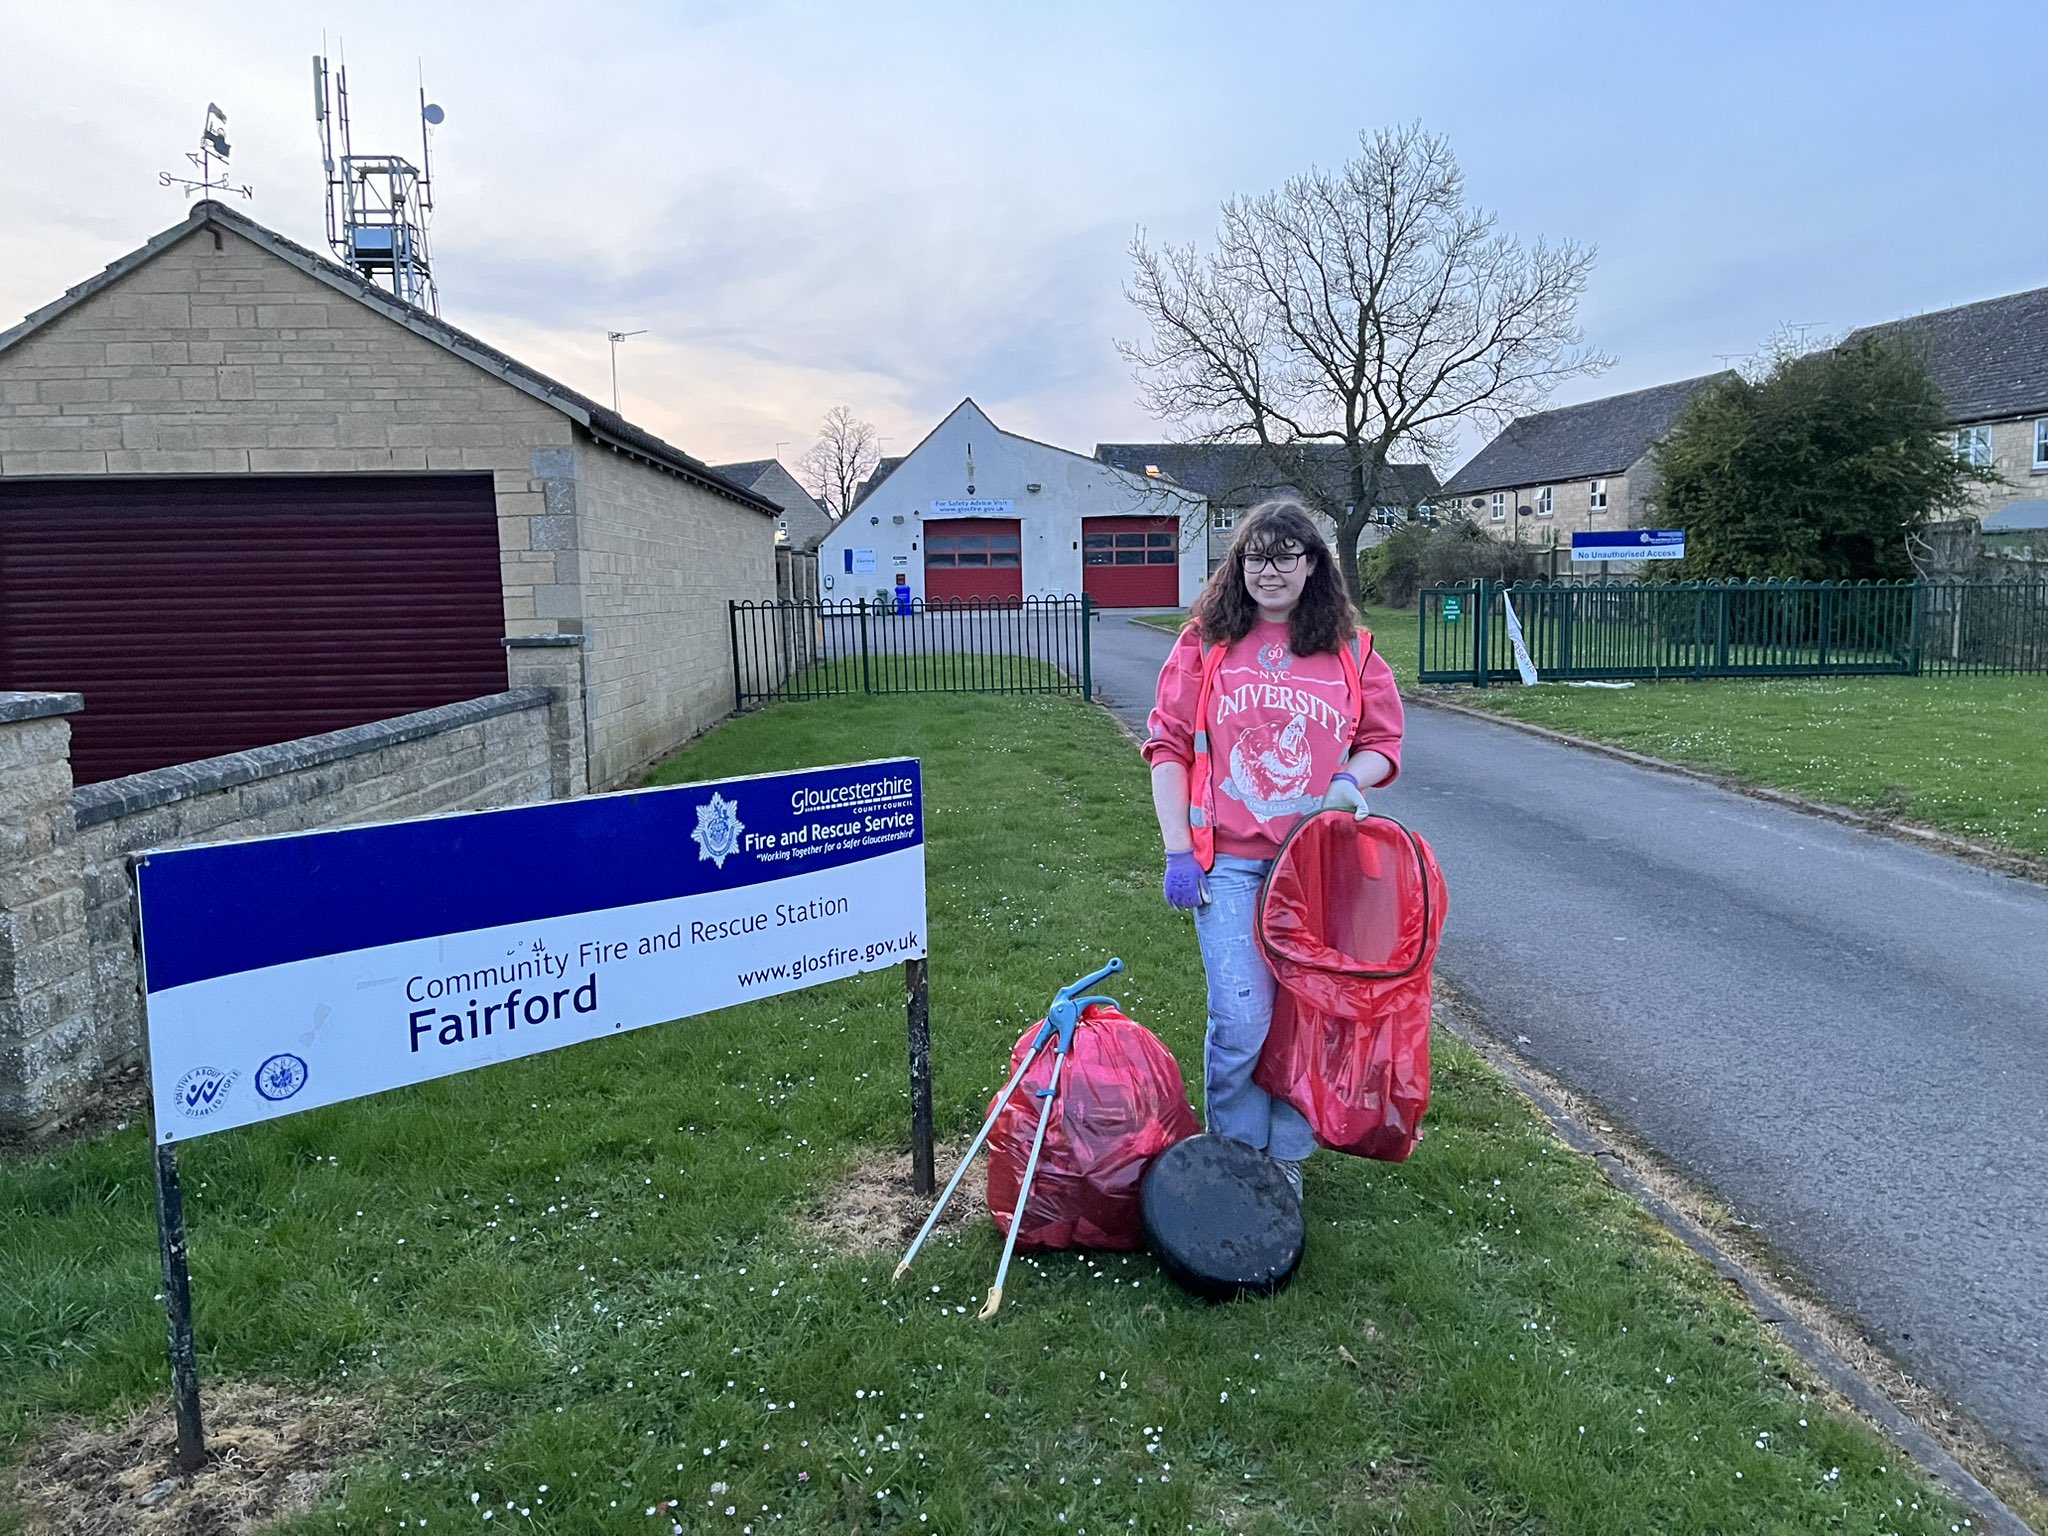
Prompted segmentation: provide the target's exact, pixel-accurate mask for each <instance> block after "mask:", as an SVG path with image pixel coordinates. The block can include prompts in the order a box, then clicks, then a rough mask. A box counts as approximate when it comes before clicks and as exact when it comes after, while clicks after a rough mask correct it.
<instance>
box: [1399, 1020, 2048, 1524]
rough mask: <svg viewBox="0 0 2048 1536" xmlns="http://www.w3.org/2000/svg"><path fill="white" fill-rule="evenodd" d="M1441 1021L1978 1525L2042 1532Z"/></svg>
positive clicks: (1515, 1059) (1643, 1187) (1645, 1187)
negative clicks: (1740, 1295)
mask: <svg viewBox="0 0 2048 1536" xmlns="http://www.w3.org/2000/svg"><path fill="white" fill-rule="evenodd" d="M1436 1019H1437V1022H1438V1023H1439V1024H1441V1025H1442V1026H1443V1027H1444V1028H1446V1029H1448V1030H1450V1032H1451V1033H1452V1034H1454V1035H1456V1036H1457V1037H1458V1039H1460V1040H1461V1041H1463V1042H1464V1043H1465V1044H1466V1045H1469V1046H1470V1047H1471V1048H1472V1049H1473V1050H1475V1051H1477V1052H1478V1053H1479V1054H1480V1055H1481V1056H1483V1057H1484V1058H1485V1059H1486V1061H1487V1063H1488V1064H1489V1065H1490V1066H1492V1067H1493V1068H1494V1069H1495V1070H1496V1071H1498V1072H1499V1073H1500V1074H1501V1075H1502V1076H1503V1077H1505V1078H1507V1080H1508V1081H1509V1082H1510V1083H1512V1084H1513V1085H1514V1087H1515V1090H1516V1091H1517V1092H1519V1093H1520V1094H1521V1095H1522V1096H1523V1097H1524V1098H1526V1099H1527V1100H1528V1101H1529V1102H1530V1103H1531V1104H1533V1105H1534V1106H1535V1107H1536V1109H1537V1111H1538V1112H1539V1113H1541V1114H1542V1116H1543V1117H1544V1118H1545V1119H1546V1120H1547V1121H1549V1122H1550V1127H1551V1130H1552V1131H1553V1132H1554V1133H1555V1134H1556V1136H1557V1138H1558V1139H1559V1140H1560V1141H1562V1142H1564V1143H1565V1145H1567V1146H1569V1147H1571V1148H1572V1149H1573V1150H1574V1151H1576V1152H1580V1153H1583V1154H1584V1155H1586V1156H1587V1157H1590V1158H1592V1159H1593V1162H1594V1164H1595V1166H1597V1167H1598V1168H1599V1169H1600V1171H1601V1173H1602V1174H1603V1175H1604V1176H1605V1177H1606V1179H1607V1181H1608V1182H1609V1183H1610V1184H1612V1185H1614V1186H1615V1188H1617V1189H1619V1190H1621V1191H1622V1193H1624V1194H1626V1195H1627V1196H1629V1198H1631V1199H1632V1200H1634V1201H1635V1202H1636V1203H1637V1204H1638V1205H1640V1206H1642V1207H1643V1209H1644V1210H1646V1211H1648V1212H1649V1213H1650V1214H1651V1215H1652V1216H1654V1217H1655V1218H1656V1219H1657V1220H1658V1221H1659V1222H1660V1223H1661V1224H1662V1225H1663V1226H1664V1228H1665V1229H1666V1230H1667V1231H1669V1232H1670V1233H1671V1235H1672V1236H1673V1237H1676V1238H1677V1239H1678V1240H1679V1241H1680V1242H1682V1243H1684V1244H1685V1246H1686V1247H1688V1248H1690V1249H1691V1250H1692V1251H1693V1252H1694V1253H1696V1254H1697V1255H1699V1257H1700V1258H1701V1259H1703V1260H1705V1261H1706V1263H1707V1264H1708V1265H1710V1266H1711V1267H1712V1268H1713V1270H1714V1272H1715V1273H1716V1274H1718V1275H1720V1276H1721V1278H1722V1279H1724V1280H1726V1281H1728V1282H1729V1283H1730V1284H1731V1285H1734V1286H1737V1287H1738V1288H1740V1290H1741V1291H1742V1293H1743V1296H1744V1297H1745V1298H1746V1299H1747V1301H1748V1303H1749V1306H1750V1309H1751V1311H1753V1312H1754V1313H1755V1314H1756V1316H1757V1320H1758V1321H1759V1322H1762V1323H1764V1324H1766V1325H1768V1326H1769V1327H1770V1328H1771V1329H1772V1330H1773V1331H1774V1332H1775V1333H1776V1334H1777V1336H1778V1337H1779V1338H1780V1339H1782V1340H1783V1341H1784V1342H1785V1345H1786V1347H1787V1348H1789V1349H1790V1350H1791V1351H1792V1352H1793V1353H1794V1354H1795V1355H1797V1356H1798V1357H1799V1358H1800V1359H1801V1360H1802V1361H1804V1362H1805V1363H1806V1365H1807V1366H1808V1367H1809V1368H1810V1369H1811V1370H1812V1371H1813V1373H1814V1374H1815V1375H1816V1376H1819V1377H1820V1378H1821V1379H1822V1380H1823V1381H1825V1382H1826V1383H1827V1384H1828V1385H1829V1386H1830V1387H1831V1388H1833V1389H1834V1390H1835V1391H1836V1392H1838V1393H1840V1394H1841V1395H1842V1396H1843V1397H1844V1398H1845V1399H1847V1400H1848V1401H1849V1402H1850V1403H1851V1404H1853V1405H1854V1406H1855V1407H1856V1409H1857V1410H1858V1411H1859V1412H1861V1413H1862V1414H1863V1415H1864V1416H1865V1417H1866V1418H1868V1419H1869V1420H1870V1421H1871V1422H1872V1423H1873V1424H1875V1425H1876V1426H1877V1427H1878V1428H1879V1429H1880V1430H1881V1431H1882V1432H1883V1433H1884V1434H1885V1436H1886V1437H1887V1438H1889V1439H1890V1440H1891V1441H1892V1442H1893V1444H1895V1445H1897V1446H1898V1447H1899V1449H1900V1450H1902V1451H1903V1452H1905V1453H1906V1454H1907V1455H1909V1456H1911V1457H1912V1458H1913V1460H1914V1461H1915V1462H1917V1463H1918V1464H1919V1465H1920V1466H1921V1467H1922V1468H1923V1469H1924V1470H1925V1471H1926V1472H1927V1474H1928V1475H1929V1476H1930V1477H1933V1478H1935V1479H1936V1480H1937V1481H1939V1482H1940V1483H1941V1484H1942V1486H1943V1487H1945V1488H1947V1489H1948V1490H1949V1492H1950V1493H1952V1494H1954V1495H1955V1497H1956V1498H1957V1499H1958V1500H1959V1501H1960V1502H1961V1503H1963V1504H1965V1505H1967V1506H1969V1508H1970V1509H1971V1511H1972V1512H1973V1513H1975V1514H1976V1515H1977V1516H1978V1517H1979V1519H1980V1521H1981V1522H1982V1524H1981V1526H1980V1530H1982V1531H1987V1532H1990V1533H1992V1536H2039V1533H2037V1532H2036V1530H2035V1528H2034V1527H2033V1526H2031V1525H2029V1524H2028V1523H2027V1522H2026V1521H2025V1520H2024V1519H2022V1518H2021V1517H2020V1515H2019V1514H2018V1513H2017V1512H2016V1511H2015V1510H2013V1508H2012V1507H2011V1506H2010V1505H2008V1504H2007V1503H2006V1502H2005V1501H2004V1500H2003V1499H2001V1498H2000V1497H1999V1496H1998V1495H1997V1494H1996V1493H1994V1492H1993V1491H1992V1490H1991V1489H1990V1488H1989V1487H1987V1486H1986V1485H1985V1484H1984V1483H1983V1482H1981V1481H1980V1480H1979V1479H1978V1478H1977V1476H1976V1474H1974V1473H1973V1472H1971V1471H1970V1470H1969V1468H1967V1467H1965V1466H1964V1465H1963V1464H1962V1463H1961V1462H1960V1461H1958V1460H1957V1459H1956V1457H1955V1456H1954V1455H1953V1454H1952V1453H1951V1452H1950V1451H1949V1450H1948V1448H1947V1447H1946V1446H1944V1445H1943V1444H1942V1443H1941V1442H1940V1441H1939V1440H1937V1439H1936V1438H1935V1437H1934V1436H1933V1435H1932V1434H1930V1433H1929V1432H1928V1431H1927V1430H1925V1429H1923V1428H1922V1427H1921V1426H1920V1424H1919V1423H1918V1422H1917V1421H1916V1420H1915V1419H1914V1418H1913V1417H1912V1416H1911V1415H1910V1414H1908V1413H1907V1412H1906V1411H1905V1409H1903V1408H1901V1407H1900V1406H1899V1405H1898V1403H1896V1402H1895V1401H1893V1399H1892V1397H1891V1396H1890V1395H1889V1394H1888V1393H1887V1392H1886V1391H1885V1390H1884V1389H1883V1388H1882V1387H1881V1386H1879V1385H1878V1384H1877V1383H1876V1382H1874V1381H1872V1380H1871V1379H1870V1378H1869V1377H1867V1376H1865V1375H1864V1374H1863V1373H1862V1372H1861V1371H1859V1370H1857V1368H1856V1367H1855V1366H1854V1365H1853V1364H1851V1363H1850V1362H1849V1361H1848V1360H1846V1359H1844V1358H1843V1356H1842V1355H1841V1354H1840V1353H1839V1352H1837V1351H1836V1349H1835V1348H1834V1346H1833V1345H1831V1344H1829V1343H1828V1342H1827V1340H1826V1339H1824V1338H1822V1337H1821V1336H1820V1335H1819V1334H1818V1333H1816V1332H1815V1331H1814V1330H1813V1329H1811V1328H1809V1327H1807V1326H1806V1324H1804V1323H1803V1322H1801V1321H1800V1320H1799V1319H1798V1318H1796V1317H1793V1316H1791V1315H1790V1312H1789V1311H1788V1309H1787V1307H1786V1306H1785V1303H1784V1301H1783V1299H1782V1298H1781V1297H1780V1296H1779V1295H1778V1293H1777V1292H1776V1291H1775V1290H1773V1289H1772V1287H1771V1286H1770V1285H1768V1284H1767V1283H1766V1282H1765V1281H1764V1280H1763V1279H1762V1278H1761V1277H1760V1276H1759V1275H1758V1274H1757V1273H1756V1272H1755V1271H1754V1270H1753V1269H1751V1268H1750V1267H1749V1265H1748V1264H1746V1263H1745V1262H1744V1261H1743V1260H1742V1259H1741V1258H1739V1257H1738V1256H1737V1255H1735V1254H1734V1253H1732V1252H1730V1251H1729V1250H1728V1249H1727V1248H1725V1247H1723V1246H1722V1244H1721V1243H1720V1242H1718V1241H1717V1240H1716V1239H1715V1238H1714V1236H1713V1234H1712V1233H1710V1232H1709V1231H1707V1229H1706V1228H1704V1227H1702V1226H1701V1225H1700V1224H1699V1223H1697V1222H1695V1221H1694V1220H1693V1219H1692V1218H1691V1217H1690V1216H1688V1215H1686V1213H1685V1212H1683V1211H1681V1210H1680V1209H1679V1208H1678V1207H1677V1206H1675V1205H1673V1204H1672V1203H1671V1201H1669V1200H1667V1199H1666V1198H1665V1197H1664V1196H1663V1195H1661V1194H1659V1193H1658V1192H1657V1191H1656V1190H1655V1189H1653V1188H1652V1187H1651V1186H1650V1185H1649V1184H1648V1183H1646V1182H1645V1181H1644V1180H1643V1179H1642V1178H1640V1177H1639V1176H1638V1175H1637V1174H1636V1172H1635V1171H1634V1170H1633V1169H1632V1168H1630V1167H1629V1165H1628V1163H1627V1162H1626V1161H1625V1160H1624V1159H1623V1158H1622V1156H1621V1155H1620V1154H1619V1153H1618V1152H1617V1151H1616V1150H1615V1148H1614V1147H1613V1146H1612V1145H1611V1144H1610V1143H1608V1142H1607V1141H1605V1140H1603V1139H1602V1138H1601V1137H1600V1136H1599V1135H1598V1134H1597V1133H1596V1132H1595V1131H1594V1130H1593V1128H1592V1127H1591V1126H1589V1125H1587V1124H1586V1123H1585V1122H1584V1121H1583V1120H1581V1119H1580V1118H1579V1117H1578V1116H1577V1115H1576V1114H1574V1113H1573V1112H1572V1111H1571V1110H1570V1109H1568V1108H1567V1107H1566V1106H1565V1105H1564V1104H1563V1103H1561V1102H1560V1101H1559V1098H1558V1096H1557V1095H1556V1094H1555V1093H1553V1092H1552V1090H1551V1089H1550V1087H1549V1086H1548V1085H1547V1084H1546V1083H1544V1082H1543V1081H1541V1080H1540V1079H1539V1077H1538V1076H1537V1075H1536V1073H1535V1071H1534V1070H1533V1069H1532V1068H1531V1067H1530V1066H1529V1065H1528V1064H1527V1063H1525V1062H1524V1061H1523V1060H1522V1059H1521V1058H1520V1057H1519V1056H1517V1055H1516V1054H1515V1053H1514V1052H1513V1050H1511V1049H1510V1048H1509V1047H1508V1046H1507V1045H1505V1044H1503V1043H1502V1042H1501V1040H1500V1039H1498V1038H1497V1037H1496V1036H1494V1035H1493V1034H1491V1033H1489V1032H1488V1031H1487V1030H1486V1029H1485V1028H1483V1027H1482V1026H1481V1025H1480V1024H1479V1023H1478V1022H1477V1020H1476V1019H1475V1018H1474V1017H1473V1016H1472V1014H1471V1012H1470V1010H1469V1009H1468V1008H1467V1007H1465V1006H1464V1005H1463V1004H1462V1003H1459V1002H1456V1001H1453V1000H1450V999H1444V1000H1440V1001H1439V1003H1438V1007H1437V1013H1436Z"/></svg>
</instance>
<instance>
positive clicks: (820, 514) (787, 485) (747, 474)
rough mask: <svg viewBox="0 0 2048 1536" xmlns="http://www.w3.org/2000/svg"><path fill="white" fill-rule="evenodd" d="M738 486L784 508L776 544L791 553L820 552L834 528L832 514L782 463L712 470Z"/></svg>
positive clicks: (763, 461) (722, 466) (720, 466)
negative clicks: (819, 548) (797, 551)
mask: <svg viewBox="0 0 2048 1536" xmlns="http://www.w3.org/2000/svg"><path fill="white" fill-rule="evenodd" d="M711 467H712V468H713V469H715V470H717V471H718V473H719V474H721V475H723V476H724V477H725V478H726V479H728V480H730V481H731V482H732V483H733V484H734V485H743V486H745V487H746V488H747V489H748V490H750V491H753V492H754V493H756V494H757V495H761V496H766V497H767V498H768V499H769V500H770V501H772V502H774V503H775V504H776V505H777V506H778V507H780V508H782V516H781V517H780V518H779V519H777V520H776V524H775V542H776V543H777V544H780V545H782V546H784V547H785V548H788V549H798V550H809V551H816V549H817V547H818V546H819V545H820V544H822V543H824V542H825V535H826V534H828V533H830V532H831V531H832V528H833V519H832V514H831V513H830V512H828V511H826V510H825V507H824V504H823V503H821V502H820V501H819V500H818V498H817V497H815V496H813V495H812V494H811V493H810V492H809V491H807V490H805V489H804V487H803V483H802V482H801V481H800V480H798V479H797V477H796V476H795V475H792V474H791V473H790V472H789V467H788V466H787V465H786V464H784V463H783V462H782V461H781V460H780V459H748V460H747V461H745V462H744V463H740V464H714V465H712V466H711Z"/></svg>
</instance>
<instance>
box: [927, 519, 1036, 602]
mask: <svg viewBox="0 0 2048 1536" xmlns="http://www.w3.org/2000/svg"><path fill="white" fill-rule="evenodd" d="M924 595H925V598H926V600H927V601H933V600H936V601H940V602H944V601H946V600H947V599H955V600H958V599H961V598H981V599H994V600H997V601H1000V602H1011V603H1014V602H1021V601H1022V600H1023V597H1024V538H1023V535H1022V534H1021V533H1020V532H1019V531H1018V523H1017V520H1016V519H1015V518H1010V519H1007V520H1005V519H1003V518H994V517H953V518H937V519H934V520H933V521H931V522H928V523H926V524H925V525H924Z"/></svg>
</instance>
